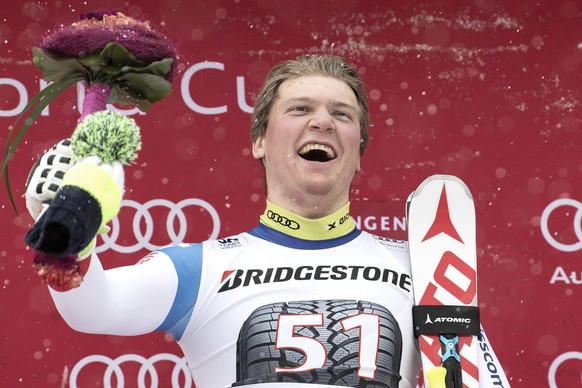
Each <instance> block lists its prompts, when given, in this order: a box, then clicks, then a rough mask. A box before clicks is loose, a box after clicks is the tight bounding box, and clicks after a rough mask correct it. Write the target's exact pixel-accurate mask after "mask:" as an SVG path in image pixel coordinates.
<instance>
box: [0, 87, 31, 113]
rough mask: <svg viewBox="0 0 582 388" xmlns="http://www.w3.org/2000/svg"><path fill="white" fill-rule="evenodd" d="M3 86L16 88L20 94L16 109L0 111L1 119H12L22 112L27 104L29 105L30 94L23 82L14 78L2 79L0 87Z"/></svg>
mask: <svg viewBox="0 0 582 388" xmlns="http://www.w3.org/2000/svg"><path fill="white" fill-rule="evenodd" d="M1 85H9V86H12V87H14V89H16V91H17V92H18V97H19V98H18V104H17V105H16V106H15V107H14V109H9V110H2V109H0V117H12V116H17V115H19V114H20V112H22V110H23V109H24V107H25V106H26V104H27V103H28V92H27V91H26V88H25V87H24V85H23V84H22V82H20V81H18V80H15V79H13V78H0V86H1Z"/></svg>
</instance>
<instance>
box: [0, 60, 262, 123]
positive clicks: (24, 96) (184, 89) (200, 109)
mask: <svg viewBox="0 0 582 388" xmlns="http://www.w3.org/2000/svg"><path fill="white" fill-rule="evenodd" d="M224 69H225V66H224V63H221V62H215V61H204V62H199V63H195V64H193V65H192V66H190V67H189V68H188V69H187V70H186V71H185V72H184V75H183V76H182V80H181V82H180V92H181V94H182V100H183V101H184V103H185V104H186V106H187V107H188V108H189V109H191V110H193V111H194V112H197V113H200V114H203V115H217V114H223V113H226V112H227V111H228V106H227V105H219V106H213V107H207V106H202V105H200V104H198V103H197V102H195V101H194V99H193V98H192V96H191V94H190V82H191V80H192V77H193V76H194V75H195V74H196V73H198V72H200V71H202V70H218V71H224ZM1 85H8V86H11V87H14V88H15V89H16V91H17V92H18V96H19V98H18V103H17V105H16V106H15V107H14V108H13V109H8V110H2V109H0V117H15V116H18V115H19V114H20V112H22V110H23V109H24V107H25V106H26V104H27V103H28V92H27V90H26V87H25V86H24V84H23V83H22V82H21V81H19V80H17V79H14V78H0V86H1ZM39 85H40V89H41V90H42V89H44V88H45V87H46V86H47V85H48V84H47V82H46V81H44V80H43V79H40V82H39ZM235 88H236V99H237V104H238V107H239V108H240V110H241V111H243V112H245V113H252V112H253V106H251V105H249V104H248V103H247V101H246V90H245V77H243V76H237V77H236V83H235ZM84 97H85V86H84V84H83V83H82V82H79V83H78V84H77V106H79V107H81V106H83V99H84ZM107 107H108V108H109V109H112V110H115V111H117V112H121V113H123V114H126V115H134V114H145V113H144V112H142V111H140V110H139V109H138V108H132V109H128V110H122V109H119V108H116V107H114V106H112V105H110V104H108V105H107ZM48 115H49V106H47V107H46V108H45V109H44V110H43V111H42V116H48Z"/></svg>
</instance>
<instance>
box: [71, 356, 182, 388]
mask: <svg viewBox="0 0 582 388" xmlns="http://www.w3.org/2000/svg"><path fill="white" fill-rule="evenodd" d="M159 361H170V362H173V363H174V364H175V365H174V369H173V370H172V387H175V388H178V387H184V388H189V387H192V377H191V375H190V370H189V369H188V364H187V363H186V359H185V358H184V357H178V356H176V355H175V354H170V353H159V354H156V355H153V356H151V357H150V358H145V357H143V356H140V355H139V354H124V355H122V356H119V357H117V358H115V359H112V358H110V357H107V356H103V355H99V354H94V355H91V356H87V357H85V358H83V359H81V360H80V361H79V362H77V364H75V366H74V367H73V369H72V370H71V374H70V376H69V385H70V386H71V388H77V387H78V385H77V384H78V383H77V380H78V378H79V374H80V373H81V370H82V369H83V368H84V367H85V366H87V365H89V364H92V363H101V364H105V365H107V368H106V369H105V372H104V373H103V386H104V387H112V386H113V385H112V384H113V383H112V376H113V374H115V378H116V380H117V387H118V388H122V387H124V386H125V376H124V373H123V370H122V369H121V364H123V363H126V362H136V363H138V364H141V367H140V368H139V372H138V374H137V380H138V387H140V388H141V387H146V375H148V374H149V376H150V379H151V384H150V387H158V386H159V377H158V372H157V370H156V367H155V365H154V364H155V363H156V362H159ZM180 376H183V381H184V384H183V385H182V384H180Z"/></svg>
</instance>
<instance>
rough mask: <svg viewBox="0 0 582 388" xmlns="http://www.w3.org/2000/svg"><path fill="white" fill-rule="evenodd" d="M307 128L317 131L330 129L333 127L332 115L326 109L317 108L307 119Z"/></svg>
mask: <svg viewBox="0 0 582 388" xmlns="http://www.w3.org/2000/svg"><path fill="white" fill-rule="evenodd" d="M309 129H312V130H319V131H332V130H334V129H335V123H334V122H333V116H332V115H331V113H330V112H329V111H328V110H327V109H323V108H322V109H317V110H316V111H315V112H314V113H313V116H312V117H311V119H310V120H309Z"/></svg>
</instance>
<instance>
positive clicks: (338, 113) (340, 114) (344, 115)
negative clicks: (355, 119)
mask: <svg viewBox="0 0 582 388" xmlns="http://www.w3.org/2000/svg"><path fill="white" fill-rule="evenodd" d="M330 113H331V114H332V115H333V116H336V117H338V118H339V119H340V120H351V119H352V116H351V115H350V114H349V113H347V112H343V111H332V112H330Z"/></svg>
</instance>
